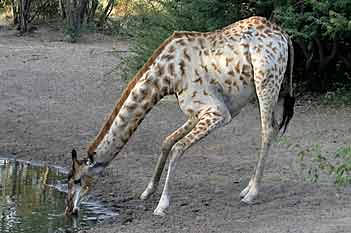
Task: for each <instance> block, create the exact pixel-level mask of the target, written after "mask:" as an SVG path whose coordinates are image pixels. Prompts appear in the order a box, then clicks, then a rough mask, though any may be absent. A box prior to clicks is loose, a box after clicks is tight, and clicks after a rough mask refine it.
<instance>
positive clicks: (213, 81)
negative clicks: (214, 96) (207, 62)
mask: <svg viewBox="0 0 351 233" xmlns="http://www.w3.org/2000/svg"><path fill="white" fill-rule="evenodd" d="M217 83H218V81H217V80H216V79H211V81H210V84H217Z"/></svg>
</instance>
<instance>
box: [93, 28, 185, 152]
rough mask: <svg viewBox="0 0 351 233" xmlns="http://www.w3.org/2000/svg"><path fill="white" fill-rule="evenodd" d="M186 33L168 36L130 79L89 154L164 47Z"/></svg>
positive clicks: (99, 141)
mask: <svg viewBox="0 0 351 233" xmlns="http://www.w3.org/2000/svg"><path fill="white" fill-rule="evenodd" d="M184 34H185V32H181V33H180V32H174V33H173V34H172V35H171V36H170V37H168V38H167V39H166V40H165V41H163V43H162V44H161V45H160V46H159V47H158V48H157V49H156V50H155V51H154V52H153V54H152V55H151V57H150V58H149V59H148V60H147V61H146V63H145V64H144V65H143V67H142V68H141V69H140V70H139V71H138V72H137V73H136V75H135V76H134V77H133V79H132V80H130V81H129V83H128V85H127V87H126V88H125V89H124V90H123V93H122V95H121V97H120V98H119V100H118V101H117V103H116V105H115V107H114V108H113V111H112V112H111V113H110V115H109V117H108V119H107V120H106V121H105V123H104V124H103V126H102V128H101V129H100V131H99V133H98V134H97V136H96V137H95V139H94V141H93V142H92V143H90V144H89V146H88V155H89V156H92V155H93V154H94V151H95V150H96V148H97V147H98V145H99V144H100V143H101V141H102V140H103V139H104V137H105V135H106V134H107V132H108V131H109V129H110V128H111V126H112V123H113V121H114V120H115V118H116V117H117V115H118V113H119V111H120V110H121V108H122V106H123V104H124V102H125V101H126V100H127V98H128V96H129V94H130V93H131V91H132V89H133V88H134V87H135V85H136V84H137V83H138V81H139V80H140V78H141V77H142V76H143V74H144V73H145V72H146V71H147V70H148V69H149V67H150V66H151V65H152V64H153V63H154V62H155V60H156V58H157V57H158V56H159V55H160V54H161V52H162V51H163V50H164V48H165V47H166V46H167V45H168V44H169V43H170V42H171V41H172V39H175V38H179V37H181V36H183V35H184Z"/></svg>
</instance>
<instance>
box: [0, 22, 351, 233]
mask: <svg viewBox="0 0 351 233" xmlns="http://www.w3.org/2000/svg"><path fill="white" fill-rule="evenodd" d="M14 33H15V32H14V31H7V30H4V29H2V30H1V29H0V135H1V137H0V152H9V153H16V156H17V157H19V158H23V159H28V160H30V159H35V160H43V161H48V162H49V163H51V164H59V165H63V166H66V167H68V166H69V164H70V151H71V149H72V148H73V147H74V148H76V149H78V151H79V155H80V156H83V155H84V151H85V149H86V146H87V144H88V143H89V141H91V140H92V139H93V137H94V136H95V135H96V134H97V132H98V130H99V127H100V126H101V124H102V122H103V120H104V118H105V117H106V116H107V114H108V113H109V112H110V111H111V110H112V108H113V106H114V103H115V102H116V101H117V99H118V96H119V94H120V93H121V91H122V89H123V86H124V85H125V82H124V81H122V80H120V79H119V78H118V77H117V75H115V74H114V73H113V72H112V70H113V69H114V68H115V67H116V66H117V65H118V62H119V58H118V56H115V55H113V53H112V51H113V50H114V49H117V50H126V49H127V43H126V42H121V41H115V40H113V39H112V38H110V37H106V36H102V35H95V34H94V35H89V36H86V38H85V39H83V42H80V43H78V44H69V43H65V42H63V41H60V40H59V39H60V38H63V36H62V35H61V34H60V33H58V32H54V31H49V30H44V29H41V30H40V31H38V32H36V33H34V34H32V35H30V36H26V37H17V36H16V35H14ZM120 55H121V56H122V55H123V53H120ZM350 110H351V109H350V107H342V108H341V107H339V108H334V107H331V106H329V107H326V106H320V105H318V104H317V103H314V102H306V101H300V102H299V104H298V106H297V107H296V115H295V117H294V119H293V121H292V123H291V125H290V128H289V131H288V133H287V134H286V136H285V137H284V138H283V139H279V140H278V141H279V142H280V143H277V144H275V145H274V146H273V148H272V153H271V155H270V157H269V158H268V160H267V166H266V170H265V179H264V184H263V189H262V192H261V195H260V197H259V200H258V203H257V204H256V205H253V206H247V205H244V204H241V203H240V198H239V193H240V191H241V190H242V189H243V188H244V187H245V185H246V184H247V182H248V179H249V176H250V174H251V173H252V171H253V167H254V165H255V161H256V155H257V148H258V143H259V137H258V134H259V121H258V111H257V108H256V105H255V104H251V105H249V106H248V107H247V108H245V109H244V110H243V111H242V113H241V114H240V115H239V116H237V117H236V118H235V119H234V120H233V121H232V123H231V124H230V125H228V126H227V127H225V128H222V129H219V130H217V131H216V132H215V133H213V134H212V135H209V136H208V137H207V138H206V139H204V140H202V141H201V142H199V143H198V144H196V145H195V146H194V147H192V148H191V149H190V150H189V151H187V152H186V154H185V155H184V157H183V160H182V162H181V163H180V164H179V166H178V168H177V171H176V178H175V179H173V180H172V182H171V185H172V186H171V188H172V194H173V195H172V202H171V207H170V210H169V213H168V216H167V217H157V216H153V215H152V211H153V209H154V208H155V207H156V205H157V202H158V199H159V197H160V193H161V190H162V189H161V187H162V186H161V185H163V179H162V180H161V185H160V188H159V191H158V192H157V193H155V195H154V196H153V197H152V198H151V199H150V200H148V201H145V202H143V201H141V200H139V199H138V196H139V195H140V194H141V192H142V191H143V189H144V188H145V187H146V184H147V182H148V180H149V178H150V176H151V174H152V170H153V168H154V165H155V163H156V160H157V157H158V153H159V148H160V144H161V142H162V139H163V138H164V137H165V136H166V135H167V134H169V133H171V132H172V130H174V129H176V128H177V127H178V126H180V125H181V124H182V123H183V122H184V121H185V117H184V115H183V114H182V113H181V112H180V110H179V108H178V107H177V105H176V103H175V102H174V101H172V99H168V100H165V101H161V102H160V103H159V104H158V105H157V106H155V107H154V109H153V110H152V111H151V112H150V114H148V116H147V118H146V119H145V120H144V122H143V123H142V125H141V126H140V127H139V129H138V130H137V132H136V134H135V135H134V136H133V137H132V140H131V141H130V142H129V143H128V145H127V146H126V147H125V149H124V150H123V151H122V153H120V155H119V156H118V158H116V159H115V160H114V161H113V163H112V164H111V166H110V167H109V168H108V169H107V171H106V173H105V175H104V176H103V177H101V178H100V179H99V181H98V182H97V183H96V184H95V186H94V187H95V189H94V191H93V193H92V194H93V196H95V197H97V198H99V199H101V200H104V201H105V202H106V203H105V204H106V205H107V206H111V207H112V208H115V209H118V211H120V218H118V219H117V220H116V222H114V223H113V224H112V223H110V224H102V225H98V226H96V227H95V228H93V229H91V230H89V231H88V232H90V233H92V232H96V233H112V232H128V233H138V232H140V233H153V232H160V233H161V232H162V233H163V232H172V233H173V232H174V233H178V232H179V233H180V232H182V233H183V232H184V233H185V232H186V233H188V232H191V233H197V232H199V233H200V232H201V233H209V232H219V233H225V232H241V233H265V232H267V233H283V232H289V233H292V232H296V233H302V232H303V233H305V232H306V233H307V232H316V233H317V232H318V233H331V232H333V233H334V232H335V233H340V232H345V233H346V232H347V233H349V232H351V195H350V194H351V190H350V188H342V189H340V188H336V187H335V186H334V185H333V184H332V182H322V183H321V184H318V185H317V184H312V183H309V182H307V181H304V179H303V176H302V175H300V173H299V170H298V163H297V162H296V161H297V158H296V155H297V154H298V152H300V151H302V150H304V149H306V148H309V147H311V146H313V145H316V144H318V145H320V146H321V148H322V150H323V151H329V152H330V154H332V153H333V152H335V150H336V149H337V148H339V147H342V146H349V145H350V142H351V121H350V120H351V116H350V112H351V111H350ZM163 178H164V177H163Z"/></svg>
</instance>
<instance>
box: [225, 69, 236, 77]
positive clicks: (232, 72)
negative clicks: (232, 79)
mask: <svg viewBox="0 0 351 233" xmlns="http://www.w3.org/2000/svg"><path fill="white" fill-rule="evenodd" d="M227 74H229V75H230V76H235V73H234V71H232V70H231V71H229V72H228V73H227Z"/></svg>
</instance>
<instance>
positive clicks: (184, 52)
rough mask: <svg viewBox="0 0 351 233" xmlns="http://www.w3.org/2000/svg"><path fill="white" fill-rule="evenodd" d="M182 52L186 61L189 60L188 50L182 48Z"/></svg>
mask: <svg viewBox="0 0 351 233" xmlns="http://www.w3.org/2000/svg"><path fill="white" fill-rule="evenodd" d="M183 54H184V57H185V58H186V59H187V60H188V61H191V58H190V56H189V54H188V50H187V49H184V50H183Z"/></svg>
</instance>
